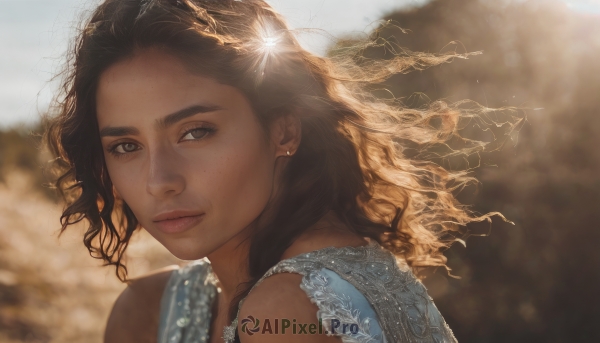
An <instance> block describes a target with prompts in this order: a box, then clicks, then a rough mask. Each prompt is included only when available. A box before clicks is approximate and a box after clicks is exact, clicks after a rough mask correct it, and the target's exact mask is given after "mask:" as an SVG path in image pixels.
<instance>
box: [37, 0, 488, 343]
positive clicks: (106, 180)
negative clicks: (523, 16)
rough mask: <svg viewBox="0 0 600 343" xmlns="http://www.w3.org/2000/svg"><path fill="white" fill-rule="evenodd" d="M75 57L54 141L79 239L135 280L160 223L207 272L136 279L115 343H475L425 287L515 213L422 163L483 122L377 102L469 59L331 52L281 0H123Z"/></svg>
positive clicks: (167, 242)
mask: <svg viewBox="0 0 600 343" xmlns="http://www.w3.org/2000/svg"><path fill="white" fill-rule="evenodd" d="M75 43H76V44H74V45H73V49H72V53H71V55H70V59H69V64H68V66H67V70H66V74H65V79H64V84H63V93H62V94H60V95H59V96H60V98H58V101H57V106H56V110H57V115H56V117H54V118H52V119H51V123H50V126H49V127H48V130H47V133H46V141H47V142H48V144H49V145H50V147H51V148H52V151H53V152H54V154H55V155H56V156H57V157H58V159H57V162H59V163H60V165H59V167H60V168H61V169H60V170H61V174H60V177H59V178H58V179H57V181H56V187H57V188H58V189H59V190H60V191H61V193H62V194H63V196H64V197H65V199H66V200H67V207H66V208H65V210H64V213H63V215H62V217H61V222H62V224H63V227H62V230H63V231H64V230H65V229H66V227H68V226H69V225H71V224H72V223H74V222H77V221H79V220H81V219H83V218H85V219H87V220H88V221H89V223H90V226H89V228H88V231H87V232H86V234H85V239H84V242H85V245H86V246H87V247H88V249H89V250H90V252H91V253H93V255H94V256H95V257H96V258H100V259H103V260H104V261H105V263H106V264H107V265H113V266H115V267H116V272H117V276H118V277H119V278H120V279H121V280H123V281H125V280H126V279H127V278H126V273H127V269H126V267H125V266H124V265H123V263H122V256H123V253H124V251H125V249H126V247H127V244H128V242H129V240H130V238H131V236H132V234H133V233H134V232H135V231H136V230H138V229H141V228H143V229H145V230H147V231H148V232H149V233H150V234H151V235H152V236H153V237H154V238H156V239H157V240H158V241H159V242H160V243H161V244H163V245H164V246H165V247H166V248H167V249H168V250H169V251H170V252H171V253H172V254H173V255H174V256H176V257H178V258H180V259H183V260H193V262H191V263H189V264H187V265H186V266H185V267H183V268H181V269H177V268H173V267H168V268H166V269H163V270H159V271H156V272H154V273H152V274H150V275H146V276H143V277H140V278H137V279H134V280H128V283H129V286H128V287H127V288H126V289H125V291H124V292H123V293H122V294H121V296H120V297H119V298H118V300H117V301H116V303H115V305H114V308H113V311H112V313H111V315H110V318H109V320H108V324H107V328H106V336H105V341H106V342H157V341H158V342H211V343H215V342H223V341H226V342H233V341H238V342H243V343H252V342H281V341H285V342H341V341H343V342H455V341H456V339H455V338H454V336H453V335H452V332H451V331H450V329H449V328H448V327H447V325H446V324H445V322H444V320H443V319H442V317H441V315H440V313H439V312H438V311H437V309H436V308H435V306H434V305H433V303H432V302H431V299H430V298H429V297H428V296H427V293H426V291H425V288H424V287H423V285H422V284H421V283H420V282H419V281H418V279H416V277H415V275H414V274H413V272H415V273H417V272H419V271H420V270H421V269H423V268H426V267H436V266H445V261H446V259H445V257H444V256H443V254H442V250H443V249H444V248H446V247H448V246H449V245H450V244H451V243H452V242H453V241H455V240H456V239H455V238H454V235H452V232H455V231H456V230H457V228H458V227H459V226H461V225H464V224H466V223H468V222H471V221H481V220H484V219H488V220H489V217H490V216H491V215H493V214H496V213H489V214H486V215H483V216H476V215H473V214H472V213H470V212H469V211H468V210H467V209H466V208H464V207H463V206H462V205H461V204H460V203H458V201H457V200H456V199H455V198H454V196H453V194H452V191H453V190H454V189H456V188H458V187H461V186H465V185H466V184H468V183H470V182H472V181H474V179H473V178H472V177H470V176H468V175H467V174H466V173H465V172H460V171H450V170H446V169H444V168H442V167H440V166H438V165H437V164H435V163H432V162H431V161H428V160H426V159H424V158H423V156H424V155H415V154H414V153H413V154H412V155H413V156H411V157H410V158H409V154H408V153H407V151H404V150H403V149H404V148H406V147H409V146H410V147H412V148H423V149H425V148H427V147H431V146H435V145H436V144H438V143H444V142H446V141H449V140H450V139H452V138H453V137H456V131H457V128H458V126H459V121H460V120H461V119H462V118H471V119H477V118H478V117H477V116H476V115H474V112H461V111H459V110H458V109H456V108H452V107H450V106H448V105H446V104H445V103H443V102H435V103H433V104H431V105H430V107H428V108H426V109H409V108H406V107H403V106H402V105H401V104H400V103H398V102H395V101H383V100H377V99H375V98H374V97H372V96H370V95H369V94H370V93H369V92H368V90H367V89H368V87H369V86H370V85H373V84H377V83H378V82H381V81H383V80H385V79H386V78H387V77H389V76H391V75H393V74H395V73H399V72H405V71H407V70H408V69H410V68H415V69H419V68H424V67H426V66H429V65H435V64H439V63H442V62H446V61H448V60H450V59H451V58H453V57H463V58H464V57H467V56H468V55H469V54H464V55H458V54H448V55H431V54H416V53H415V54H413V53H406V52H405V53H404V54H403V55H396V56H395V57H394V58H390V59H387V60H385V61H379V62H374V61H371V62H370V61H368V60H365V59H360V58H358V54H357V52H358V51H359V50H360V49H361V48H364V47H366V46H368V45H369V44H371V43H365V44H366V45H363V46H360V45H355V46H354V48H347V49H346V50H340V51H339V52H338V53H337V54H336V55H335V58H332V59H326V58H321V57H317V56H314V55H312V54H310V53H308V52H307V51H305V50H303V49H302V48H301V47H300V45H299V44H298V42H297V41H296V39H295V37H294V36H293V34H292V32H290V31H289V30H288V28H287V26H286V24H285V22H284V20H283V19H282V18H281V16H280V15H279V14H277V13H276V12H274V11H273V9H272V8H271V7H270V6H269V5H268V4H266V3H265V2H264V1H262V0H242V1H239V0H235V1H234V0H228V1H227V0H224V1H214V0H178V1H174V0H173V1H171V0H150V1H140V0H105V1H104V2H103V3H101V4H100V5H99V6H98V7H97V8H96V9H95V10H94V11H93V14H92V16H91V17H90V19H89V20H88V21H87V22H86V23H85V27H84V29H83V30H82V31H81V33H80V34H79V36H78V38H77V41H76V42H75ZM472 142H473V141H472ZM481 146H482V145H474V146H471V147H465V148H464V150H461V151H459V152H467V153H468V152H469V151H475V150H473V149H475V148H477V147H481ZM469 149H471V150H469ZM423 151H425V150H423ZM455 153H456V152H455ZM284 336H285V337H284Z"/></svg>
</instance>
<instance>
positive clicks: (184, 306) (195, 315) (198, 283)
mask: <svg viewBox="0 0 600 343" xmlns="http://www.w3.org/2000/svg"><path fill="white" fill-rule="evenodd" d="M216 295H217V288H216V280H215V278H214V274H213V273H212V268H211V266H210V262H209V261H208V260H206V259H201V260H196V261H193V262H190V263H189V264H187V265H185V266H184V267H182V268H180V269H177V270H174V271H173V272H172V274H171V277H170V278H169V281H168V282H167V285H166V287H165V290H164V291H163V295H162V299H161V305H160V306H161V309H160V322H159V327H158V340H157V341H158V343H200V342H207V341H208V331H209V329H210V322H211V315H212V313H211V308H212V304H213V301H214V299H215V297H216Z"/></svg>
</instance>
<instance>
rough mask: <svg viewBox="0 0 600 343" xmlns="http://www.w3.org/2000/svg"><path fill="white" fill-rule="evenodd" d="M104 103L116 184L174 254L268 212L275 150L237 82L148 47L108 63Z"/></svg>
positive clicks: (211, 245) (215, 241) (215, 240)
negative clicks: (196, 69)
mask: <svg viewBox="0 0 600 343" xmlns="http://www.w3.org/2000/svg"><path fill="white" fill-rule="evenodd" d="M96 100H97V119H98V127H99V130H100V135H101V140H102V146H103V150H104V156H105V160H106V165H107V167H108V173H109V175H110V178H111V180H112V182H113V184H114V187H115V189H116V190H117V192H118V193H119V195H120V196H121V197H122V198H123V199H124V201H125V202H126V203H127V204H128V205H129V207H130V208H131V210H132V211H133V213H134V214H135V216H136V218H137V219H138V221H139V222H140V224H141V225H142V226H143V227H144V228H145V229H146V230H147V231H148V232H149V233H150V234H151V235H152V236H154V237H155V238H156V239H157V240H158V241H159V242H161V243H162V244H163V245H164V246H165V247H166V248H167V249H168V250H169V251H170V252H171V253H172V254H173V255H175V256H176V257H178V258H180V259H184V260H193V259H198V258H202V257H204V256H207V255H209V254H210V253H211V252H213V251H215V250H216V249H218V248H219V247H221V246H222V245H223V244H224V243H226V242H227V241H229V240H230V239H231V238H232V237H234V236H236V235H237V234H239V233H240V232H241V231H242V230H243V229H244V228H246V227H247V226H248V225H249V224H250V223H251V222H252V221H253V220H254V219H255V218H257V216H258V215H259V214H260V212H261V211H262V210H263V209H264V208H265V206H266V204H267V202H268V200H269V198H270V196H271V192H272V187H273V178H274V166H275V158H276V157H277V156H276V155H277V149H276V148H275V145H274V144H272V143H270V142H267V140H266V139H265V136H264V133H263V130H262V128H261V126H260V124H259V122H258V121H257V118H256V115H255V114H254V113H253V111H252V109H251V105H250V103H249V102H248V100H247V98H246V97H245V96H244V95H243V94H242V93H241V92H240V91H239V90H237V89H236V88H234V87H231V86H227V85H223V84H219V83H218V82H216V81H214V80H213V79H210V78H206V77H202V76H198V75H194V74H191V73H190V72H189V71H187V70H186V69H185V67H184V65H183V64H182V63H181V62H180V60H179V59H177V58H176V57H174V56H172V55H169V54H166V53H164V52H160V51H158V50H146V51H144V52H143V53H139V54H136V55H135V56H133V57H132V58H130V59H127V60H125V61H121V62H118V63H116V64H114V65H112V66H111V67H110V68H108V69H107V70H106V71H105V72H104V73H103V74H102V75H101V76H100V79H99V85H98V91H97V94H96ZM169 217H180V219H178V220H166V221H165V220H163V221H160V220H161V219H166V218H169ZM238 237H239V236H238Z"/></svg>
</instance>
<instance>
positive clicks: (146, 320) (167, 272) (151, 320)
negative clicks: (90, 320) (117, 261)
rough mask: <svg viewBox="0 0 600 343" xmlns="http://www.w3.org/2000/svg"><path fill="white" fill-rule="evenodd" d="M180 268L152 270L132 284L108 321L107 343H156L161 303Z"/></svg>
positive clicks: (120, 297)
mask: <svg viewBox="0 0 600 343" xmlns="http://www.w3.org/2000/svg"><path fill="white" fill-rule="evenodd" d="M176 269H179V266H177V265H170V266H167V267H163V268H160V269H156V270H153V271H151V272H149V273H146V274H144V275H142V276H138V277H135V278H132V279H130V280H129V282H128V284H127V287H126V288H125V289H124V290H123V292H121V294H120V295H119V297H118V298H117V300H116V301H115V304H114V305H113V308H112V311H111V313H110V315H109V317H108V321H107V324H106V329H105V332H104V342H105V343H108V342H111V343H113V342H114V343H120V342H131V343H142V342H143V343H155V342H156V337H157V335H158V321H159V319H160V318H159V316H160V301H161V298H162V294H163V291H164V289H165V286H166V284H167V282H168V281H169V278H170V276H171V273H172V272H173V270H176Z"/></svg>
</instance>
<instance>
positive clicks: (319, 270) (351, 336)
mask: <svg viewBox="0 0 600 343" xmlns="http://www.w3.org/2000/svg"><path fill="white" fill-rule="evenodd" d="M281 272H293V273H299V274H302V275H303V278H302V281H301V284H300V285H299V286H300V288H301V289H303V290H304V291H305V292H306V294H307V296H308V297H309V299H310V300H311V302H313V303H315V304H316V305H317V307H318V308H319V310H318V311H317V317H318V318H320V319H321V321H320V322H321V323H322V328H321V327H319V330H323V332H325V333H326V334H328V335H336V336H340V337H341V339H342V341H343V342H344V343H391V342H398V343H399V342H428V343H429V342H432V343H446V342H447V343H455V342H457V341H456V338H455V337H454V335H453V334H452V331H451V330H450V328H449V327H448V326H447V325H446V323H445V321H444V319H443V318H442V316H441V314H440V313H439V311H438V310H437V308H436V307H435V305H434V304H433V301H432V300H431V298H430V297H429V296H428V295H427V291H426V289H425V287H424V286H423V284H422V283H421V282H420V281H419V280H417V279H416V278H415V276H414V275H413V274H412V272H411V271H410V270H409V269H408V268H407V267H406V266H405V265H403V264H402V263H401V261H399V260H397V259H396V257H395V256H394V255H393V254H392V253H391V252H389V251H388V250H386V249H384V248H383V247H381V246H380V245H379V244H378V243H377V242H375V241H373V240H372V241H370V242H369V244H368V245H366V246H361V247H342V248H336V247H327V248H323V249H319V250H315V251H312V252H309V253H305V254H300V255H298V256H294V257H292V258H288V259H284V260H281V261H279V262H278V263H277V264H276V265H275V266H273V267H272V268H270V269H269V270H268V271H267V273H265V275H264V276H263V277H262V278H261V279H260V280H259V281H258V282H257V283H256V284H255V286H254V287H256V286H257V285H258V284H260V283H261V281H262V280H264V279H265V278H266V277H268V276H270V275H273V274H275V273H281ZM217 292H218V290H217V287H216V276H215V275H214V273H212V270H211V266H210V262H209V261H208V260H207V259H201V260H197V261H193V262H191V263H189V264H187V265H186V266H184V267H183V268H181V269H178V270H174V271H172V274H171V277H170V278H169V281H168V283H167V286H166V288H165V290H164V293H163V297H162V300H161V312H160V323H159V330H158V343H196V342H207V341H208V340H209V337H208V332H209V329H210V322H211V306H212V304H213V301H214V300H215V298H216V296H217ZM243 300H244V299H242V301H241V302H240V304H239V308H241V305H242V303H243ZM238 314H239V311H238ZM241 320H242V327H243V328H244V329H248V331H245V330H244V332H243V333H242V332H237V330H236V329H237V326H238V318H237V317H236V318H235V320H234V321H233V323H232V324H231V325H230V326H227V327H225V329H224V331H223V337H224V339H225V341H227V342H228V343H231V342H233V341H234V338H235V336H236V334H237V335H239V334H253V333H252V332H256V331H258V330H260V328H261V326H260V324H261V323H260V322H255V320H256V319H255V318H251V319H250V318H243V319H241ZM262 325H263V326H262V329H263V330H262V331H263V332H265V330H264V329H265V327H264V326H265V325H266V324H265V323H264V322H263V323H262ZM279 326H282V323H281V324H279ZM305 329H306V328H305ZM313 329H315V330H313V332H311V333H314V331H316V328H313ZM280 330H281V329H280ZM271 331H272V330H271ZM308 331H309V330H304V332H300V333H305V334H309V332H308Z"/></svg>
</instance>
